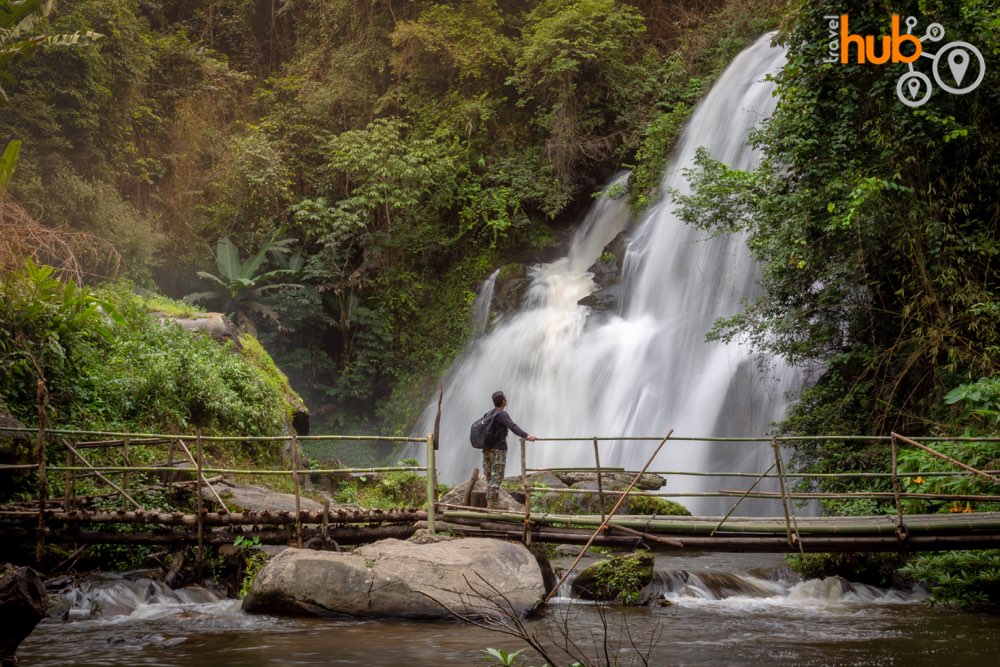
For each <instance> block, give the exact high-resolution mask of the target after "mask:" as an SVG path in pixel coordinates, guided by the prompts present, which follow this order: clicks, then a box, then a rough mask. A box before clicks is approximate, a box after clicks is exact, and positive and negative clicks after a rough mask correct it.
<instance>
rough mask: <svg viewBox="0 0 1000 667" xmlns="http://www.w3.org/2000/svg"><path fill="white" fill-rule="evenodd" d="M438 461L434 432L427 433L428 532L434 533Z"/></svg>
mask: <svg viewBox="0 0 1000 667" xmlns="http://www.w3.org/2000/svg"><path fill="white" fill-rule="evenodd" d="M435 468H436V463H435V461H434V434H433V433H428V434H427V532H429V533H430V534H431V535H434V533H435V530H434V507H435V505H437V494H436V492H435V487H436V484H435V483H434V478H435V477H436V476H437V474H436V470H435Z"/></svg>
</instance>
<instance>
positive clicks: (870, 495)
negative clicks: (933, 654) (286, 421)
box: [0, 420, 1000, 560]
mask: <svg viewBox="0 0 1000 667" xmlns="http://www.w3.org/2000/svg"><path fill="white" fill-rule="evenodd" d="M41 423H42V426H41V427H39V428H10V427H0V434H4V433H6V434H10V435H21V436H23V437H25V438H33V439H34V444H35V447H36V455H37V462H36V463H31V464H17V465H0V471H3V470H7V471H37V474H38V479H39V491H38V498H37V508H34V507H32V508H31V509H16V508H15V509H6V510H0V521H3V520H7V519H10V520H13V519H17V520H18V521H21V522H23V521H25V520H30V519H32V517H36V518H37V521H36V524H37V525H36V528H35V529H34V531H33V533H34V535H35V536H36V540H37V541H36V557H37V558H38V559H39V560H40V559H41V555H42V553H43V550H44V544H45V535H46V533H47V530H48V526H49V524H52V525H57V524H60V522H61V524H60V525H68V524H69V523H70V522H73V521H77V522H83V521H84V520H85V521H86V523H87V524H88V525H89V524H94V525H103V524H115V523H119V524H120V523H132V524H146V525H150V526H160V527H171V526H174V527H183V528H186V529H188V535H190V534H191V531H190V529H192V528H193V529H194V535H196V537H197V544H198V546H199V547H200V549H199V554H202V553H203V551H204V549H205V548H206V546H207V545H209V544H214V543H219V540H220V539H224V538H223V537H222V536H220V534H218V533H217V532H213V533H212V534H207V530H206V529H208V532H211V531H218V530H220V529H222V528H225V527H234V530H235V529H237V528H236V527H239V526H258V527H259V526H272V527H275V528H279V529H282V530H294V538H293V539H292V541H293V542H294V544H296V545H297V546H302V545H303V543H304V541H305V540H306V539H311V537H313V536H316V535H322V536H329V535H330V534H331V533H330V530H331V529H330V526H331V525H336V526H345V525H348V524H357V523H378V524H393V523H398V524H416V523H418V522H426V526H427V528H428V529H429V530H430V531H431V532H434V531H435V530H436V528H437V526H436V521H437V520H438V519H439V518H443V520H444V521H446V522H448V523H447V525H448V527H449V528H451V527H453V526H459V527H462V526H471V525H473V524H476V525H477V526H478V527H479V529H481V530H485V531H486V533H487V534H488V533H489V531H490V530H495V531H500V533H502V532H503V531H502V530H501V529H500V528H498V526H502V524H505V523H506V524H509V523H511V522H514V523H518V524H521V525H520V526H519V527H518V529H517V531H518V532H517V535H516V537H518V538H520V539H521V540H523V541H524V542H526V543H529V542H531V541H532V540H533V539H540V540H546V539H549V540H564V541H569V542H572V543H580V544H585V543H586V544H589V543H591V542H592V541H593V539H594V535H596V534H598V533H604V537H603V538H602V540H603V541H599V542H598V543H605V544H618V543H625V542H627V541H628V540H633V541H634V540H635V539H642V540H645V541H647V542H651V543H656V544H659V545H661V546H663V547H665V548H666V547H671V548H673V547H678V546H680V545H681V544H682V543H683V545H685V546H695V545H701V546H705V545H713V546H714V547H719V548H722V549H727V548H731V549H742V548H745V547H746V545H747V544H750V543H751V542H752V541H754V540H755V541H756V542H755V543H758V544H760V545H762V546H764V547H768V548H770V547H773V546H774V544H775V541H776V540H779V539H780V540H782V541H783V542H784V543H785V545H786V546H787V547H789V548H794V549H798V550H802V549H804V548H805V547H804V543H803V541H804V540H805V541H808V543H809V544H808V545H806V546H808V548H809V549H810V550H817V549H819V548H822V547H826V548H832V547H833V546H835V545H836V544H855V543H856V544H862V545H869V546H871V545H875V546H876V547H878V548H882V547H884V546H885V545H886V544H887V540H891V539H895V540H897V541H900V542H903V541H907V540H909V544H911V545H914V546H915V548H925V547H922V546H920V545H933V544H934V540H935V537H934V531H940V530H943V529H944V528H943V526H944V525H945V524H943V523H942V522H941V521H939V520H937V519H934V518H933V517H931V518H928V517H926V516H922V517H920V518H915V517H914V516H913V515H905V514H904V502H905V501H910V500H934V501H945V502H955V503H957V502H1000V471H996V470H977V469H975V468H973V467H971V466H968V465H966V464H965V463H962V462H961V461H957V460H956V459H954V458H951V457H949V456H946V455H944V454H942V453H941V452H938V451H936V450H935V449H933V447H931V446H929V444H933V443H934V442H935V441H944V440H947V441H952V442H987V441H988V442H998V441H1000V438H981V437H980V438H971V437H956V438H942V437H936V438H908V437H906V436H903V435H899V434H895V433H893V434H890V435H888V436H811V437H810V436H761V437H732V438H723V437H684V436H674V435H672V434H671V435H669V436H668V437H667V438H661V437H652V436H651V437H625V436H614V437H595V436H588V437H579V438H569V437H561V438H539V439H538V440H536V441H533V442H531V443H528V442H526V441H524V440H522V441H521V442H520V458H521V475H520V478H521V480H520V481H521V487H522V489H523V493H524V509H523V512H520V513H517V514H511V513H509V512H489V511H485V510H477V509H474V508H469V507H465V506H462V507H448V506H441V507H440V508H439V506H438V502H437V483H436V476H437V475H436V462H435V455H436V451H435V450H436V445H437V443H436V442H435V438H434V436H433V434H428V435H427V436H426V437H387V436H360V435H310V436H299V435H288V436H263V437H260V436H258V437H248V436H236V435H231V436H230V435H227V436H204V435H200V434H176V435H175V434H157V433H126V432H113V431H84V430H75V429H58V428H50V427H48V428H47V427H46V424H45V422H44V420H43V421H42V422H41ZM824 440H826V441H830V440H835V441H847V442H850V441H868V442H879V443H885V444H886V445H888V446H889V447H890V448H891V469H890V470H888V471H886V472H863V473H859V472H840V473H808V472H800V471H794V470H788V469H787V465H786V462H785V460H784V457H783V452H782V446H783V445H786V444H791V443H795V442H800V441H824ZM309 441H354V442H371V443H378V442H393V443H423V444H425V446H426V459H425V464H424V465H422V466H421V465H415V466H375V467H357V468H338V469H322V470H315V469H311V470H308V471H306V470H304V469H303V468H302V466H301V462H300V460H299V445H300V444H301V443H303V442H309ZM657 441H659V442H660V445H659V446H660V447H662V446H664V444H666V446H667V447H668V448H669V446H671V444H672V443H677V442H696V443H731V444H736V445H739V444H741V443H746V444H754V443H756V444H757V445H758V446H763V447H767V446H769V447H770V449H771V451H772V454H773V463H771V464H770V466H769V467H768V468H767V469H766V470H764V471H763V472H761V473H754V472H746V471H711V472H704V471H696V470H650V471H649V473H650V474H656V475H661V476H667V477H680V476H689V477H696V478H697V477H711V478H719V479H733V480H736V481H739V480H747V481H751V480H752V481H751V483H750V484H749V486H748V488H744V489H726V488H717V489H714V490H708V491H686V492H685V491H678V492H675V491H656V492H652V493H644V495H651V496H654V497H662V498H685V497H687V498H726V499H730V500H733V501H734V503H733V505H732V508H731V509H730V510H729V512H728V513H727V514H726V515H725V516H722V517H701V518H698V517H670V518H669V519H663V518H661V517H645V518H643V517H640V518H635V517H622V516H615V514H616V511H617V509H618V507H619V506H620V505H621V504H622V502H623V501H624V499H625V498H627V497H628V496H629V494H631V493H633V491H632V488H631V487H632V486H634V485H635V483H636V482H638V480H639V477H640V476H641V474H642V473H638V475H637V474H636V473H635V472H630V471H625V470H624V469H622V468H616V467H610V466H606V465H602V451H601V446H602V445H606V444H609V443H610V444H615V445H618V446H620V445H622V444H623V443H625V444H627V445H628V446H636V447H641V446H644V445H646V444H649V443H655V442H657ZM220 442H247V443H265V444H266V443H274V444H278V443H282V444H285V443H287V444H288V445H289V446H290V448H291V456H290V457H288V459H287V460H288V465H287V466H284V467H280V468H273V469H257V470H254V469H238V468H233V467H223V466H212V465H207V464H206V462H205V460H204V458H205V453H204V449H205V447H206V446H207V445H209V444H211V443H220ZM571 442H578V443H582V444H583V446H586V447H589V448H591V449H592V451H593V457H594V466H593V467H581V468H533V467H530V466H529V465H528V455H529V452H531V451H536V450H535V449H529V445H530V447H532V448H540V447H551V446H559V445H560V444H563V443H571ZM925 443H929V444H925ZM52 444H56V445H58V446H59V448H60V449H61V450H62V452H63V453H64V454H65V456H64V457H60V459H59V460H64V463H61V464H54V463H52V462H50V461H47V460H46V459H47V456H46V453H47V449H46V448H47V447H51V445H52ZM139 447H151V448H166V450H167V454H166V459H167V462H166V464H165V465H149V464H141V463H138V462H137V461H136V460H135V455H136V452H138V451H140V450H139V449H137V448H139ZM904 447H914V448H917V449H921V450H923V451H925V452H926V453H928V454H930V455H931V456H933V457H935V458H938V459H940V460H941V461H942V462H943V463H944V464H947V465H948V466H950V467H952V468H953V469H951V470H928V471H921V472H901V471H900V470H899V469H898V458H899V452H900V449H901V448H904ZM99 449H106V450H108V449H117V450H118V451H119V452H120V453H121V459H122V462H121V464H120V465H117V464H116V465H109V464H107V463H102V464H94V463H92V462H91V460H89V459H88V456H89V454H88V452H92V451H95V450H99ZM175 457H176V462H184V463H186V464H187V465H188V466H189V467H180V468H178V467H176V466H175V465H174V463H175ZM48 458H50V459H51V458H52V452H51V451H48ZM604 459H605V460H607V459H608V456H607V455H606V453H605V456H604ZM654 459H655V454H654V456H653V457H651V458H650V459H649V463H647V466H646V467H647V468H648V467H649V466H650V465H651V464H652V462H653V461H654ZM644 470H645V469H644ZM166 471H169V472H171V473H173V474H177V475H188V476H191V478H192V479H191V480H190V481H188V482H183V483H184V484H192V485H194V486H196V487H197V494H196V496H197V503H198V508H197V512H196V513H195V514H194V515H181V514H171V513H163V512H157V511H147V509H146V508H144V507H143V506H142V503H141V502H139V501H138V500H137V499H136V498H135V497H133V495H132V494H131V492H130V489H131V488H132V485H133V484H134V483H135V481H136V480H137V479H139V478H140V476H141V475H143V474H155V473H163V472H166ZM389 471H412V472H422V473H425V474H426V478H427V489H426V497H427V509H426V511H425V512H424V511H416V510H409V511H399V512H378V511H368V512H353V513H352V512H345V511H343V510H337V511H332V512H331V511H330V508H329V505H328V504H327V505H326V506H325V509H324V511H322V512H309V511H303V510H302V507H301V492H302V476H303V474H305V473H307V472H308V473H315V474H338V473H340V474H365V473H376V472H389ZM542 471H547V472H566V471H582V472H593V473H595V474H596V481H597V488H596V489H553V488H547V487H540V486H533V485H532V484H531V483H530V475H531V474H532V473H536V472H542ZM610 472H617V473H625V474H626V475H629V476H632V475H636V477H635V480H634V481H633V483H632V485H630V487H629V488H627V489H625V490H622V491H618V490H612V489H608V488H606V475H607V473H610ZM49 474H52V475H55V476H57V477H56V479H59V477H58V476H61V479H62V482H63V497H62V498H61V499H54V498H52V497H51V493H50V489H51V486H52V485H51V483H47V482H49V481H50V480H49V477H48V475H49ZM220 475H259V476H266V475H270V476H273V475H278V476H287V477H290V478H291V480H292V486H293V492H294V497H295V511H294V512H232V511H230V508H229V507H227V506H226V503H225V500H224V499H223V498H222V496H221V495H220V494H219V493H218V492H217V490H216V489H215V487H214V483H215V482H216V481H217V480H218V479H219V477H218V476H220ZM918 476H919V477H923V478H926V479H930V478H935V477H941V478H946V477H953V476H975V477H977V478H979V479H981V480H984V481H986V482H988V483H990V484H992V485H995V487H996V491H995V492H992V493H980V494H972V493H950V494H947V493H921V492H915V491H905V490H904V489H903V485H902V483H901V482H902V480H904V479H912V478H915V477H918ZM86 477H96V478H97V479H100V480H101V481H102V483H103V484H104V485H106V486H107V487H108V488H111V489H113V490H114V494H115V495H119V496H120V497H122V498H123V499H124V500H125V502H126V503H127V504H128V506H129V507H130V509H129V510H119V511H116V512H103V513H102V512H86V513H81V512H79V511H77V510H76V509H74V507H75V504H76V483H77V482H78V481H79V480H80V479H83V478H86ZM824 479H860V480H865V479H867V480H872V481H875V480H889V482H890V484H889V490H871V491H855V492H842V493H832V492H821V491H811V490H796V489H795V488H794V487H793V486H792V485H791V482H793V481H816V480H824ZM764 480H770V481H772V482H776V487H777V490H775V491H766V490H761V489H759V488H758V485H759V484H760V483H761V482H762V481H764ZM203 491H204V492H205V493H203ZM539 492H544V493H546V494H549V493H563V494H596V495H597V496H598V497H599V505H600V508H601V510H600V517H599V518H597V517H587V516H571V515H553V514H540V513H538V512H534V511H532V499H531V497H532V494H533V493H539ZM206 499H207V500H208V501H209V503H211V504H213V505H215V506H217V507H215V508H213V509H210V508H209V507H206V506H205V501H206ZM747 499H767V500H773V501H777V502H779V503H780V506H781V514H782V516H780V517H775V519H774V520H773V521H759V522H757V523H753V522H748V521H747V520H746V519H745V518H741V517H736V518H734V517H733V514H734V513H735V512H736V510H737V509H738V508H739V507H740V505H741V503H743V502H744V501H745V500H747ZM817 499H819V500H823V499H873V500H878V501H883V502H885V503H891V505H892V507H893V509H894V510H895V512H894V514H892V515H889V518H890V519H891V521H888V522H887V521H886V520H885V517H881V518H879V520H877V521H875V522H874V523H873V522H865V521H860V520H859V521H857V522H854V523H853V524H850V525H848V524H847V523H843V522H842V523H841V524H838V525H832V524H830V523H829V522H827V523H824V522H822V521H817V519H816V518H815V517H799V516H796V514H795V505H796V503H799V502H802V501H809V500H817ZM613 501H617V503H615V508H614V509H612V510H611V511H606V510H605V503H606V502H613ZM60 505H61V507H60ZM950 519H951V520H950V521H948V523H949V524H950V525H957V523H958V522H956V521H954V517H951V518H950ZM22 525H23V523H22ZM594 527H596V528H597V530H596V531H594V530H592V529H593V528H594ZM965 528H966V529H968V530H969V531H970V534H969V535H968V536H967V542H968V543H969V544H971V545H973V546H972V547H970V548H981V546H979V545H982V544H985V543H990V540H993V539H994V537H993V535H994V533H996V534H997V535H1000V516H996V515H992V514H991V515H986V514H984V515H982V516H979V517H976V518H975V520H973V519H969V520H968V521H966V525H965ZM574 531H576V532H574ZM581 531H583V532H581ZM778 531H780V532H778ZM887 531H888V532H887ZM983 531H986V532H983ZM49 532H53V531H51V530H49ZM375 532H377V531H375ZM591 532H592V533H593V535H590V533H591ZM765 532H766V533H768V534H767V535H766V536H764V535H763V534H762V535H761V536H759V537H753V536H752V535H751V534H754V533H765ZM584 533H586V534H584ZM781 533H783V536H781ZM987 533H988V535H987ZM53 534H54V533H53ZM498 534H499V533H498ZM588 535H589V539H587V537H588ZM509 536H514V535H512V534H511V535H509ZM678 536H683V539H680V538H679V537H678ZM844 536H847V537H844ZM76 537H77V538H78V539H80V540H81V541H83V542H87V541H94V542H96V541H101V540H111V539H113V536H112V535H111V534H110V533H108V532H106V531H100V530H96V531H91V532H89V533H82V534H81V533H78V534H76ZM280 537H281V535H280V534H278V533H276V534H275V539H279V538H280ZM131 538H132V539H134V540H136V541H141V540H148V542H147V543H150V544H153V543H156V544H158V543H163V542H164V541H165V540H168V539H169V537H168V536H164V535H162V534H157V533H145V534H142V535H134V534H133V535H132V536H131ZM140 538H141V539H140ZM178 539H180V538H178ZM184 539H188V537H185V538H184ZM963 539H966V537H961V538H960V537H954V538H953V539H952V541H953V542H955V543H961V542H962V540H963ZM748 540H750V541H751V542H748ZM837 540H840V541H839V542H837ZM852 540H854V541H855V542H852ZM928 548H929V547H928Z"/></svg>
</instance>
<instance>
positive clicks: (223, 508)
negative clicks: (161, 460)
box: [177, 440, 229, 512]
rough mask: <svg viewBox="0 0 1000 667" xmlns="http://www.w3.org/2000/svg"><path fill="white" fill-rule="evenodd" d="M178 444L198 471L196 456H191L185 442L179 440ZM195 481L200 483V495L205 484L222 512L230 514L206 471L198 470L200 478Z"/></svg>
mask: <svg viewBox="0 0 1000 667" xmlns="http://www.w3.org/2000/svg"><path fill="white" fill-rule="evenodd" d="M177 444H178V445H180V446H181V449H183V450H184V455H185V456H187V458H188V461H190V462H191V465H193V466H194V467H195V469H198V463H197V462H196V461H195V458H194V456H192V455H191V450H190V449H188V446H187V445H185V444H184V441H183V440H178V441H177ZM195 481H196V482H197V483H198V491H199V493H200V492H201V484H202V483H204V484H205V486H207V487H208V490H209V491H211V492H212V495H213V496H215V499H216V500H217V501H218V503H219V505H220V506H221V507H222V511H223V512H228V511H229V508H228V507H226V503H225V502H224V501H223V500H222V497H221V496H220V495H219V494H218V493H216V491H215V487H214V486H212V484H211V482H209V481H208V479H207V478H206V477H205V472H204V469H199V470H198V478H197V480H195Z"/></svg>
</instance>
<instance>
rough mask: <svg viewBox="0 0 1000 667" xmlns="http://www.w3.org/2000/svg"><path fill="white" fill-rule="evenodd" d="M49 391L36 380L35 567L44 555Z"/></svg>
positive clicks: (39, 567) (40, 381) (40, 565)
mask: <svg viewBox="0 0 1000 667" xmlns="http://www.w3.org/2000/svg"><path fill="white" fill-rule="evenodd" d="M48 395H49V392H48V390H47V389H46V387H45V381H44V380H38V391H37V394H36V399H37V401H38V452H37V455H38V533H37V535H36V537H35V567H36V568H38V569H39V570H41V569H42V558H43V557H44V556H45V500H46V498H47V497H48V494H49V490H48V476H47V473H46V471H45V421H46V420H45V418H46V413H45V401H46V398H47V397H48Z"/></svg>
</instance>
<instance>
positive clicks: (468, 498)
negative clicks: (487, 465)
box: [462, 468, 479, 507]
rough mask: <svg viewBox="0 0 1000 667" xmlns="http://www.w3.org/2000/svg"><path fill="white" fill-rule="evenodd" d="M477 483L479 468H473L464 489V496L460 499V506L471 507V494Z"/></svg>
mask: <svg viewBox="0 0 1000 667" xmlns="http://www.w3.org/2000/svg"><path fill="white" fill-rule="evenodd" d="M477 481H479V468H473V469H472V474H471V475H469V481H468V482H466V484H467V485H468V486H466V487H465V496H464V497H463V498H462V504H463V505H465V506H466V507H472V492H473V491H474V490H475V488H476V482H477Z"/></svg>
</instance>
